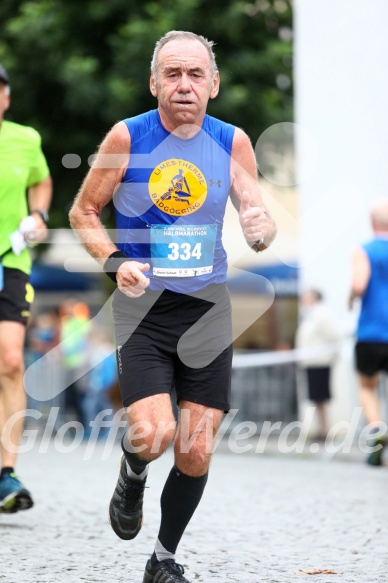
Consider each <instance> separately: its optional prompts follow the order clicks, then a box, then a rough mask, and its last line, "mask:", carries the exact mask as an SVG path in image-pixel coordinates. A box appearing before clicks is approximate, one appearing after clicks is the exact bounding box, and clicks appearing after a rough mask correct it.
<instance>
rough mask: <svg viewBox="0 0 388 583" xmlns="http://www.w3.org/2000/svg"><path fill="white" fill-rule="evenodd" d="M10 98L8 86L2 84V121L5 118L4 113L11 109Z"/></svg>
mask: <svg viewBox="0 0 388 583" xmlns="http://www.w3.org/2000/svg"><path fill="white" fill-rule="evenodd" d="M9 103H10V96H9V90H8V87H7V85H4V83H1V82H0V121H1V120H2V119H3V117H4V112H6V111H7V109H8V108H9Z"/></svg>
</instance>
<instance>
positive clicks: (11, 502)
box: [0, 65, 52, 512]
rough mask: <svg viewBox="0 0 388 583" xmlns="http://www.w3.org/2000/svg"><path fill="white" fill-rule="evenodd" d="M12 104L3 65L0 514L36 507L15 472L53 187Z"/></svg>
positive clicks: (34, 136)
mask: <svg viewBox="0 0 388 583" xmlns="http://www.w3.org/2000/svg"><path fill="white" fill-rule="evenodd" d="M9 105H10V86H9V79H8V75H7V72H6V71H5V69H4V68H3V67H2V66H1V65H0V437H1V439H0V462H1V473H0V512H16V511H17V510H26V509H27V508H30V507H31V506H32V505H33V501H32V498H31V494H30V492H29V491H28V490H27V489H26V488H25V487H24V486H23V484H22V483H21V482H20V480H18V479H17V477H16V476H15V473H14V466H15V460H16V453H15V449H17V446H18V445H19V443H20V440H21V436H22V433H23V412H24V410H25V407H26V397H25V393H24V388H23V374H24V363H23V346H24V337H25V329H26V324H27V321H28V317H29V315H30V311H29V309H30V304H31V302H32V300H33V295H34V292H33V289H32V287H31V285H30V283H29V274H30V271H31V258H30V254H29V250H28V248H27V247H26V241H30V242H34V243H38V242H40V241H42V240H43V239H44V238H45V237H46V236H47V227H46V222H47V219H48V215H47V211H48V208H49V205H50V201H51V190H52V186H51V178H50V175H49V169H48V166H47V162H46V159H45V157H44V155H43V152H42V150H41V145H40V141H41V140H40V136H39V134H38V133H37V132H36V131H35V130H33V129H32V128H29V127H25V126H21V125H19V124H16V123H13V122H8V121H4V119H3V118H4V113H5V111H6V110H7V109H8V107H9ZM6 425H7V431H4V432H3V429H4V428H5V426H6Z"/></svg>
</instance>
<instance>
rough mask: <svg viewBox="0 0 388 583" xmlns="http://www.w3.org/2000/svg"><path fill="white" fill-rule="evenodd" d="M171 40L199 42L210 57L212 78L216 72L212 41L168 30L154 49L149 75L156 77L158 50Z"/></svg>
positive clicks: (197, 35)
mask: <svg viewBox="0 0 388 583" xmlns="http://www.w3.org/2000/svg"><path fill="white" fill-rule="evenodd" d="M173 40H197V41H199V42H200V43H201V44H202V45H203V46H204V47H205V49H206V50H207V52H208V54H209V57H210V65H211V73H212V77H214V74H215V72H216V71H218V67H217V63H216V56H215V54H214V51H213V47H214V45H215V43H214V42H213V41H212V40H208V39H207V38H205V37H204V36H202V35H200V34H195V33H194V32H188V31H186V30H170V32H167V33H166V34H165V35H164V36H162V38H160V39H159V40H158V41H157V43H156V45H155V49H154V54H153V55H152V60H151V73H152V75H154V77H156V72H157V63H158V57H159V53H160V50H161V49H162V48H163V47H164V45H166V44H167V43H168V42H170V41H173Z"/></svg>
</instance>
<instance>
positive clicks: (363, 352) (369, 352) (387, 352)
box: [355, 342, 388, 377]
mask: <svg viewBox="0 0 388 583" xmlns="http://www.w3.org/2000/svg"><path fill="white" fill-rule="evenodd" d="M355 356H356V368H357V371H358V372H359V373H361V374H362V375H364V376H366V377H373V376H374V375H375V374H377V373H379V372H382V371H384V372H388V342H357V344H356V348H355Z"/></svg>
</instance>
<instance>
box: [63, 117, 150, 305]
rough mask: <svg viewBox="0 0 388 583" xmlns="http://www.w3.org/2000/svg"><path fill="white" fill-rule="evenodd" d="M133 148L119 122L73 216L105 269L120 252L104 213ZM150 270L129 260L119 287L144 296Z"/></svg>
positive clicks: (85, 243)
mask: <svg viewBox="0 0 388 583" xmlns="http://www.w3.org/2000/svg"><path fill="white" fill-rule="evenodd" d="M130 147H131V138H130V135H129V132H128V129H127V126H126V125H125V123H124V122H119V123H117V124H116V125H115V126H113V128H112V129H111V130H110V132H109V133H108V134H107V136H106V137H105V139H104V140H103V142H102V144H101V146H100V148H99V150H98V152H97V155H96V158H95V160H94V162H93V166H92V168H91V169H90V170H89V172H88V174H87V176H86V178H85V180H84V182H83V184H82V186H81V189H80V191H79V193H78V195H77V197H76V199H75V201H74V204H73V206H72V208H71V210H70V213H69V219H70V224H71V226H72V228H73V229H74V230H75V231H76V234H77V236H78V237H79V239H80V240H81V242H82V244H83V246H84V247H85V249H86V250H87V251H88V253H89V254H90V255H91V256H92V257H94V259H95V260H96V261H97V262H98V263H99V264H100V265H101V266H103V265H104V263H105V261H106V260H107V258H108V257H109V256H110V255H111V254H112V253H114V252H116V251H117V247H116V245H114V243H113V242H112V241H111V239H110V238H109V236H108V233H107V232H106V230H105V229H104V226H103V224H102V223H101V220H100V214H101V211H102V209H103V208H104V207H105V206H106V205H107V204H108V203H109V202H110V201H111V200H112V198H113V195H114V193H115V191H116V188H117V187H118V186H119V185H120V183H121V180H122V178H123V176H124V173H125V169H126V167H127V166H128V160H129V152H130ZM148 269H149V265H148V264H146V265H144V264H142V263H138V262H137V261H130V260H128V261H126V262H125V263H123V264H122V265H120V267H119V269H118V270H117V284H118V287H119V288H120V289H121V291H123V292H124V293H126V294H127V295H129V296H130V297H138V296H139V295H142V294H143V293H144V291H143V290H144V288H145V287H147V285H148V284H149V280H148V278H146V277H145V276H144V275H143V273H142V270H143V271H148ZM132 288H135V289H133V290H132ZM127 292H128V293H127Z"/></svg>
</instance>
